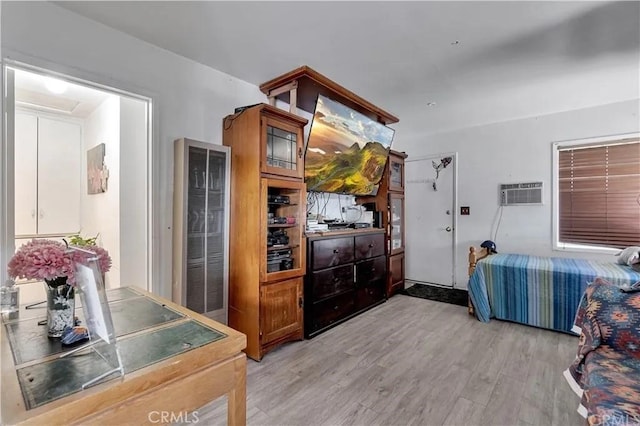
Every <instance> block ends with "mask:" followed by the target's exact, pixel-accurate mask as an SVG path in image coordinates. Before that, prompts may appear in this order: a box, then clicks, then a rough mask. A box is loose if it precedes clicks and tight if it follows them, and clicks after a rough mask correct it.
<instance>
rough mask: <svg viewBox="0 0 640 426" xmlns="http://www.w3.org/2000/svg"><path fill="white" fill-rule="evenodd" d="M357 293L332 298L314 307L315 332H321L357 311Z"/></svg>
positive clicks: (351, 292) (352, 292)
mask: <svg viewBox="0 0 640 426" xmlns="http://www.w3.org/2000/svg"><path fill="white" fill-rule="evenodd" d="M354 295H355V291H350V292H348V293H344V294H341V295H339V296H336V297H332V298H330V299H327V300H323V301H322V302H319V303H315V304H314V305H313V320H312V321H313V330H314V331H315V330H320V329H321V328H324V327H327V326H329V325H331V324H333V323H334V322H336V321H338V320H341V319H342V318H345V317H347V316H349V315H351V314H352V313H353V312H354V311H355V304H354Z"/></svg>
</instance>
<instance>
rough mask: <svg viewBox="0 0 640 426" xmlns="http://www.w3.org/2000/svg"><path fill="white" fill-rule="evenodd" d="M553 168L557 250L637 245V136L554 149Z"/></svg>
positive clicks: (639, 189) (639, 235)
mask: <svg viewBox="0 0 640 426" xmlns="http://www.w3.org/2000/svg"><path fill="white" fill-rule="evenodd" d="M554 162H555V165H554V166H555V172H556V173H555V180H556V186H555V188H556V194H555V195H556V197H557V198H556V203H555V212H556V220H555V223H554V225H555V230H556V232H555V242H556V244H555V247H556V248H579V247H582V248H587V247H591V248H598V247H607V248H624V247H627V246H633V245H639V244H640V138H639V137H638V135H633V136H632V137H617V138H608V139H600V140H592V141H582V142H573V143H557V144H554ZM585 246H586V247H585Z"/></svg>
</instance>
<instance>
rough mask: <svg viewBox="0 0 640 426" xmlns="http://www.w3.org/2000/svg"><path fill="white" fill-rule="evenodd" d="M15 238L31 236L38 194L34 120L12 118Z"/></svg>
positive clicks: (36, 136) (32, 117)
mask: <svg viewBox="0 0 640 426" xmlns="http://www.w3.org/2000/svg"><path fill="white" fill-rule="evenodd" d="M14 152H15V235H16V236H19V235H34V234H35V233H36V232H37V228H36V214H37V211H36V209H37V204H36V194H37V191H38V187H37V182H36V181H37V179H38V118H37V117H36V116H35V115H29V114H24V113H20V112H16V115H15V151H14Z"/></svg>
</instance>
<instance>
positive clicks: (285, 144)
mask: <svg viewBox="0 0 640 426" xmlns="http://www.w3.org/2000/svg"><path fill="white" fill-rule="evenodd" d="M262 131H263V138H264V139H263V141H262V144H261V145H262V161H261V171H262V172H263V173H269V174H275V175H280V176H289V177H302V176H303V172H304V166H303V162H302V157H303V153H302V142H303V136H302V129H301V128H300V127H299V126H294V125H291V124H289V123H285V122H283V121H281V120H278V119H276V118H273V117H269V116H265V117H263V120H262Z"/></svg>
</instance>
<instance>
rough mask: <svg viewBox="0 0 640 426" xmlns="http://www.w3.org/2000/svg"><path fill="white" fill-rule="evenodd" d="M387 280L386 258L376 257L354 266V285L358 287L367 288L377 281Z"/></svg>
mask: <svg viewBox="0 0 640 426" xmlns="http://www.w3.org/2000/svg"><path fill="white" fill-rule="evenodd" d="M386 278H387V258H386V257H385V256H378V257H376V258H374V259H369V260H365V261H362V262H358V263H357V264H356V284H357V285H358V287H367V286H368V285H371V284H373V283H376V282H377V281H379V280H382V281H384V280H385V279H386Z"/></svg>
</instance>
